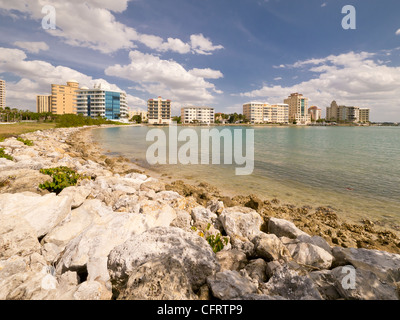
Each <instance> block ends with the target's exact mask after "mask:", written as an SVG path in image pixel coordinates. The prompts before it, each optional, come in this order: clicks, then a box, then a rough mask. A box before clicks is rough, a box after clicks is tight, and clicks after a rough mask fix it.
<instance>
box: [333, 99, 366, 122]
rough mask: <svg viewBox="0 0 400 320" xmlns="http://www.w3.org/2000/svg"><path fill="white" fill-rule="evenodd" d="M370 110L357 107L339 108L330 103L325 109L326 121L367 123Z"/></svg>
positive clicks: (335, 104)
mask: <svg viewBox="0 0 400 320" xmlns="http://www.w3.org/2000/svg"><path fill="white" fill-rule="evenodd" d="M369 115H370V109H367V108H359V107H354V106H351V107H347V106H339V105H338V104H337V103H336V101H332V103H331V106H330V107H327V108H326V120H330V121H343V122H369Z"/></svg>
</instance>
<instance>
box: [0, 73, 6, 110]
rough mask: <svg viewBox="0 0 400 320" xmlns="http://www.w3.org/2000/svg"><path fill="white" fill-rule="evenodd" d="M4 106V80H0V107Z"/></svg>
mask: <svg viewBox="0 0 400 320" xmlns="http://www.w3.org/2000/svg"><path fill="white" fill-rule="evenodd" d="M5 107H6V82H5V81H4V80H0V108H3V109H4V108H5Z"/></svg>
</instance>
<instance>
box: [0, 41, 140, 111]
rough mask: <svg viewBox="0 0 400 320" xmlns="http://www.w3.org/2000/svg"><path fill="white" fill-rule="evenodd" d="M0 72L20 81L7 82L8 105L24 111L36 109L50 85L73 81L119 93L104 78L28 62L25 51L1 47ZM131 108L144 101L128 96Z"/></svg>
mask: <svg viewBox="0 0 400 320" xmlns="http://www.w3.org/2000/svg"><path fill="white" fill-rule="evenodd" d="M0 70H1V71H2V72H7V73H10V74H13V75H14V76H16V77H18V78H19V79H20V80H18V81H15V82H7V104H9V105H10V106H15V107H20V108H23V109H26V108H28V109H30V110H35V106H36V104H35V99H36V95H38V94H50V91H51V84H63V83H66V82H67V81H68V80H70V79H75V80H76V81H78V82H79V84H80V86H87V87H90V88H91V87H93V86H94V85H95V84H101V85H102V87H103V88H104V89H109V90H116V91H122V90H121V89H120V88H119V87H118V86H116V85H115V84H112V83H109V82H108V81H106V80H104V79H94V78H93V77H91V76H88V75H85V74H83V73H81V72H79V71H76V70H74V69H71V68H68V67H64V66H53V65H52V64H50V63H48V62H45V61H41V60H27V56H26V54H25V52H24V51H22V50H20V49H9V48H1V47H0ZM127 98H128V103H132V106H136V105H137V106H143V105H146V102H145V101H143V100H142V99H139V98H136V97H134V96H132V95H127Z"/></svg>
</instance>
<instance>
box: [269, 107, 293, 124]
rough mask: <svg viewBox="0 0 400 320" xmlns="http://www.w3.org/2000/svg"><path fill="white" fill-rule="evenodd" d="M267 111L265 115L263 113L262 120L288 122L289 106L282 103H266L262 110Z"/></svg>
mask: <svg viewBox="0 0 400 320" xmlns="http://www.w3.org/2000/svg"><path fill="white" fill-rule="evenodd" d="M265 111H267V117H268V119H266V116H265V115H264V122H267V123H289V106H288V105H287V104H284V103H278V104H273V105H267V107H266V108H265V109H264V112H265Z"/></svg>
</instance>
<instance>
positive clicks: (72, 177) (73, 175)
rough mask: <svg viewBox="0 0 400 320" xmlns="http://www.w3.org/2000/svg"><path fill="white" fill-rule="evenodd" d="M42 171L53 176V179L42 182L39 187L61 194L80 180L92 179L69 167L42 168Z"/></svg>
mask: <svg viewBox="0 0 400 320" xmlns="http://www.w3.org/2000/svg"><path fill="white" fill-rule="evenodd" d="M40 172H41V173H43V174H47V175H49V176H51V177H52V178H53V181H51V182H50V181H46V182H45V183H42V184H40V185H39V188H40V189H44V190H48V191H50V192H55V193H56V194H59V193H60V192H61V191H62V190H63V189H65V188H67V187H70V186H75V185H76V184H77V183H78V181H80V180H82V179H90V177H87V176H83V175H80V174H78V173H77V172H76V171H74V170H72V169H70V168H68V167H57V168H50V169H40Z"/></svg>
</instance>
